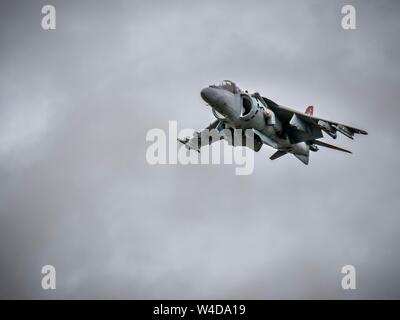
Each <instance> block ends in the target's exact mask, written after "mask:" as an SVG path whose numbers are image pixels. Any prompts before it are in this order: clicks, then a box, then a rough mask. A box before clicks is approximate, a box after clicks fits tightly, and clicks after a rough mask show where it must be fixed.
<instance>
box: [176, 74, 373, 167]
mask: <svg viewBox="0 0 400 320" xmlns="http://www.w3.org/2000/svg"><path fill="white" fill-rule="evenodd" d="M200 95H201V97H202V98H203V100H204V101H205V102H206V103H207V104H208V105H209V106H210V107H211V109H212V112H213V114H214V116H215V117H216V120H215V121H214V122H213V123H211V124H210V125H209V126H208V127H207V128H205V129H203V130H202V131H200V132H195V133H194V135H193V137H192V138H189V137H187V138H184V139H178V140H179V141H180V142H181V143H183V144H184V145H185V146H186V147H187V148H188V149H194V150H196V151H198V152H200V148H201V147H202V146H205V145H208V144H210V143H212V142H215V140H211V139H209V136H205V135H203V133H205V132H208V131H209V130H211V129H215V130H216V131H217V132H222V131H223V130H225V129H228V130H231V131H234V130H235V129H243V132H244V130H245V129H251V130H252V132H253V133H254V136H253V143H251V144H249V145H247V146H249V147H251V148H252V149H253V150H254V151H256V152H257V151H259V150H260V149H261V147H262V145H263V144H266V145H268V146H270V147H272V148H274V149H276V150H277V151H276V152H275V153H274V154H273V155H272V156H271V157H270V159H271V160H275V159H277V158H279V157H281V156H283V155H285V154H287V153H291V154H293V155H294V156H295V157H296V158H298V159H299V160H300V161H301V162H303V163H304V164H308V161H309V154H310V151H313V152H316V151H318V150H319V148H318V146H320V147H326V148H330V149H334V150H339V151H343V152H348V153H351V152H350V151H348V150H345V149H342V148H339V147H337V146H334V145H331V144H328V143H326V142H323V141H320V140H318V139H320V138H322V137H323V134H322V132H324V133H326V134H328V135H329V136H331V137H332V138H333V139H336V136H337V132H340V133H341V134H343V135H345V136H346V137H348V138H350V139H353V136H354V134H355V133H358V134H367V132H366V131H364V130H361V129H357V128H354V127H350V126H347V125H344V124H341V123H338V122H335V121H330V120H325V119H321V118H318V117H314V116H313V110H314V108H313V106H309V107H307V109H306V110H305V112H304V113H303V112H300V111H296V110H293V109H290V108H287V107H284V106H281V105H278V104H277V103H275V102H274V101H272V100H270V99H268V98H265V97H262V96H261V95H260V94H259V93H257V92H256V93H253V94H250V93H248V92H247V91H242V90H240V89H239V87H238V86H237V85H236V84H235V83H234V82H232V81H229V80H224V81H222V83H221V84H219V85H211V86H209V87H208V88H204V89H203V90H201V93H200ZM243 135H244V134H243ZM243 139H244V140H242V143H241V145H246V141H245V140H246V136H245V135H244V136H243ZM243 141H244V142H243ZM228 143H230V144H232V145H234V142H233V140H232V141H228Z"/></svg>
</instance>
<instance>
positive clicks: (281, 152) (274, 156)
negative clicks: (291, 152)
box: [269, 150, 287, 160]
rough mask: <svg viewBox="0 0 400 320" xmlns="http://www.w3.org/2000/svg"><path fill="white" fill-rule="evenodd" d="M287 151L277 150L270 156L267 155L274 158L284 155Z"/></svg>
mask: <svg viewBox="0 0 400 320" xmlns="http://www.w3.org/2000/svg"><path fill="white" fill-rule="evenodd" d="M286 153H287V152H286V151H280V150H278V151H277V152H275V153H274V154H273V155H272V156H271V157H269V158H270V159H271V160H275V159H278V158H280V157H282V156H284V155H285V154H286Z"/></svg>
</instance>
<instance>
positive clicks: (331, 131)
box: [318, 120, 337, 139]
mask: <svg viewBox="0 0 400 320" xmlns="http://www.w3.org/2000/svg"><path fill="white" fill-rule="evenodd" d="M318 126H319V127H320V128H321V129H322V130H323V131H324V132H325V133H327V134H328V135H330V136H331V137H332V138H333V139H336V137H337V135H336V129H335V128H332V126H331V125H330V124H329V123H328V122H325V121H322V120H319V121H318Z"/></svg>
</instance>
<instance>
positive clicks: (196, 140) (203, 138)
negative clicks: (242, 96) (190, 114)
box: [178, 120, 225, 152]
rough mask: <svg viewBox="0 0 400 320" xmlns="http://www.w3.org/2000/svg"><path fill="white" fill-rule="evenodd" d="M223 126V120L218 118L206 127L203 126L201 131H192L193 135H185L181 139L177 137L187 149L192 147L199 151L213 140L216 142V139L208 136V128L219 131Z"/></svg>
mask: <svg viewBox="0 0 400 320" xmlns="http://www.w3.org/2000/svg"><path fill="white" fill-rule="evenodd" d="M224 128H225V126H224V124H223V122H221V121H220V120H215V121H213V122H212V123H210V124H209V125H208V126H207V127H206V128H204V129H203V130H201V131H195V132H194V133H193V137H191V138H190V137H186V138H183V139H179V138H178V141H179V142H180V143H182V144H184V145H185V147H186V148H187V149H189V150H191V149H193V150H196V151H197V152H200V149H201V147H203V146H206V145H209V144H211V143H213V142H216V141H217V140H215V139H211V138H210V130H213V129H215V130H217V131H218V132H220V131H221V130H223V129H224Z"/></svg>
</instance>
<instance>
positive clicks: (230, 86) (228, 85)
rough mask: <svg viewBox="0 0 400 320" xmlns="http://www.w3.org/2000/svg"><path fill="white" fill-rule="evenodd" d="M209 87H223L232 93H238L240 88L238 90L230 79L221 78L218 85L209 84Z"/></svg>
mask: <svg viewBox="0 0 400 320" xmlns="http://www.w3.org/2000/svg"><path fill="white" fill-rule="evenodd" d="M210 87H211V88H221V89H225V90H227V91H229V92H232V93H239V92H241V91H242V90H240V88H239V87H238V86H237V85H236V84H235V83H234V82H233V81H230V80H223V81H222V82H221V83H220V84H218V85H212V86H210Z"/></svg>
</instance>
